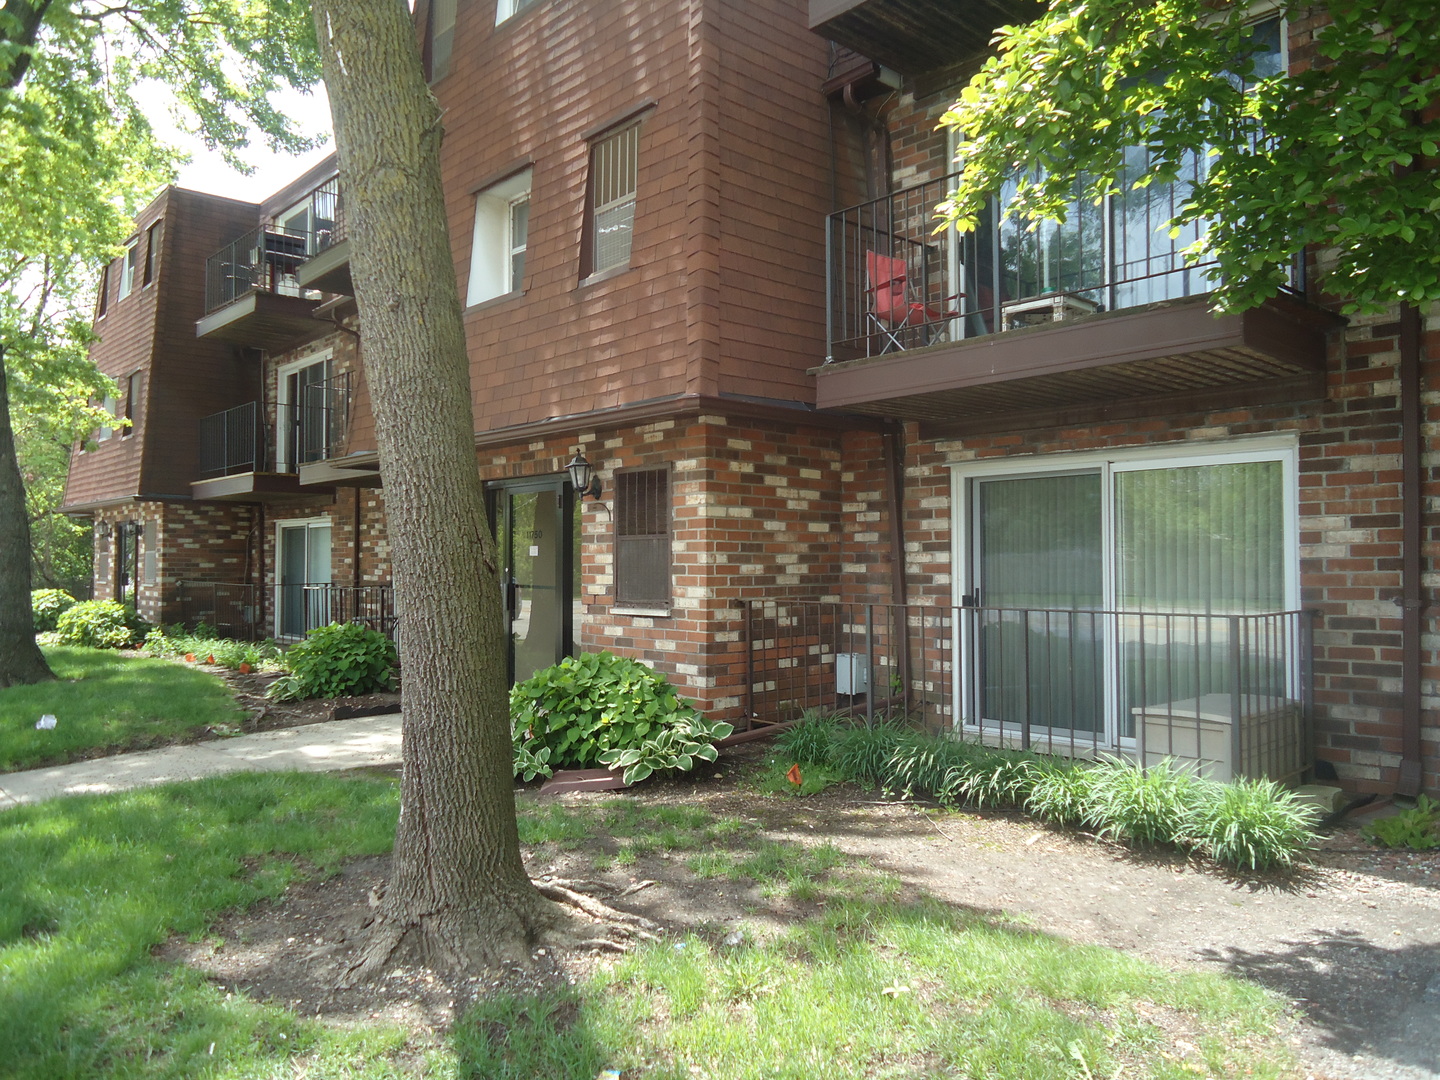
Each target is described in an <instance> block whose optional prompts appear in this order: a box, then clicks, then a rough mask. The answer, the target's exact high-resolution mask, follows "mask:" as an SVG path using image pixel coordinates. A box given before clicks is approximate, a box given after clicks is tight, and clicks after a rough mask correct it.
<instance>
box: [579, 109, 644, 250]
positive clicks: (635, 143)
mask: <svg viewBox="0 0 1440 1080" xmlns="http://www.w3.org/2000/svg"><path fill="white" fill-rule="evenodd" d="M643 119H644V118H643V117H640V118H637V119H634V120H631V121H629V122H628V123H624V124H621V125H619V126H618V127H615V128H611V129H610V130H609V131H606V132H604V133H602V134H601V135H599V136H597V137H596V138H595V139H593V140H591V143H590V177H589V183H588V184H587V187H586V195H585V199H586V207H585V227H586V228H587V229H588V230H589V232H590V236H589V237H588V240H589V266H588V267H587V268H586V269H587V270H588V276H589V277H601V276H603V275H606V274H610V273H618V272H619V271H622V270H625V269H627V268H629V266H630V265H631V260H632V259H633V257H634V254H635V214H636V211H637V209H638V203H639V192H640V128H641V124H642V122H643ZM622 139H623V140H626V141H627V142H628V144H629V146H630V148H631V150H632V154H633V157H632V160H631V162H630V168H631V171H632V172H633V174H634V176H633V181H634V182H633V184H632V186H631V187H630V188H629V190H628V191H626V192H625V193H624V194H622V195H619V196H616V197H614V198H611V199H607V200H606V201H605V202H603V203H602V202H600V201H599V200H600V194H601V190H600V184H601V182H602V178H601V176H600V175H599V174H600V172H601V171H602V169H603V168H604V165H603V163H601V162H600V160H599V159H600V156H601V154H602V153H603V152H604V149H605V147H606V146H607V145H609V144H611V143H618V142H619V141H620V140H622ZM627 204H628V205H629V206H630V208H631V210H630V236H629V240H628V242H627V244H626V247H625V257H624V258H623V259H619V258H617V259H615V260H614V261H613V262H609V263H606V264H604V265H601V262H600V235H599V230H600V218H601V216H602V215H604V214H606V213H608V212H610V211H612V210H618V209H621V208H622V207H624V206H626V205H627Z"/></svg>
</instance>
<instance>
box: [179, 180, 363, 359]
mask: <svg viewBox="0 0 1440 1080" xmlns="http://www.w3.org/2000/svg"><path fill="white" fill-rule="evenodd" d="M352 288H353V287H352V285H351V283H350V245H349V241H348V240H347V239H346V231H345V215H344V212H343V205H342V202H341V198H340V187H339V180H338V178H335V177H332V178H331V179H329V180H327V181H326V182H325V183H324V184H321V185H320V186H319V187H317V188H315V189H314V190H313V191H311V192H309V193H308V194H307V195H306V196H305V197H304V198H303V199H301V200H300V201H299V202H298V203H296V204H295V205H293V206H291V207H290V208H289V209H287V210H286V211H285V212H284V213H283V214H281V215H278V216H277V218H276V221H275V222H274V223H273V224H269V225H262V226H261V227H260V228H258V229H253V230H251V231H250V232H248V233H246V234H245V235H244V236H241V237H240V238H239V239H237V240H234V241H232V242H231V243H229V244H226V245H225V246H224V247H223V248H221V249H220V250H219V251H217V252H216V253H215V254H213V255H211V256H210V258H209V259H207V260H206V262H205V317H204V318H202V319H201V320H200V321H199V322H198V323H196V324H195V334H196V336H197V337H208V338H217V339H220V340H223V341H233V342H235V343H237V344H239V345H245V346H249V347H251V348H257V349H264V350H266V351H269V352H281V351H284V350H285V349H289V348H293V347H294V346H296V345H300V344H303V343H305V342H306V341H311V340H313V339H315V338H317V337H320V336H322V335H324V334H326V333H328V332H329V331H331V330H332V329H334V327H333V326H332V324H331V323H329V322H328V321H325V320H317V319H316V318H315V315H314V313H315V309H316V308H317V307H319V306H320V304H321V302H322V301H323V300H325V299H326V297H327V296H334V295H349V294H350V293H351V291H352Z"/></svg>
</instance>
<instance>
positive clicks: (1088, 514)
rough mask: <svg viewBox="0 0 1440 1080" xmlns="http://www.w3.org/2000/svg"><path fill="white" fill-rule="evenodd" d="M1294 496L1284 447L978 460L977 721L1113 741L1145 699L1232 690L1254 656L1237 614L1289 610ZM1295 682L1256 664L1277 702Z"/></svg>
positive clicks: (970, 499)
mask: <svg viewBox="0 0 1440 1080" xmlns="http://www.w3.org/2000/svg"><path fill="white" fill-rule="evenodd" d="M1067 465H1068V467H1065V466H1067ZM1293 491H1294V489H1293V463H1292V462H1291V460H1290V453H1289V452H1288V451H1283V450H1281V451H1274V452H1262V453H1251V454H1238V453H1237V454H1229V455H1219V454H1210V455H1207V456H1205V457H1200V456H1198V455H1195V456H1191V457H1189V458H1186V457H1180V456H1176V457H1171V458H1160V457H1157V456H1155V455H1154V454H1148V455H1143V456H1142V455H1136V456H1134V457H1132V458H1130V459H1129V460H1125V459H1123V458H1119V459H1117V460H1097V459H1095V458H1094V457H1091V456H1081V455H1074V456H1072V458H1071V459H1054V460H1053V461H1052V462H1042V463H1040V467H1038V468H1037V467H1035V465H1033V464H1032V465H1031V466H1030V468H1029V469H1028V470H1027V471H1026V472H1024V473H1021V472H1018V471H1017V472H1009V473H1007V472H1005V471H1003V466H997V465H988V464H987V465H986V466H983V467H977V468H972V469H971V470H969V475H962V476H961V477H960V479H959V481H958V484H957V489H956V492H957V498H958V499H960V500H961V504H960V505H961V507H962V513H961V514H960V515H959V517H960V519H961V520H960V521H957V526H961V527H960V528H959V529H957V535H960V536H963V537H964V543H965V545H966V548H965V550H962V551H957V561H958V563H959V565H960V566H961V567H962V570H963V572H962V575H961V579H960V580H961V584H962V592H963V593H964V603H965V604H966V606H967V607H971V608H973V609H975V610H974V611H973V612H972V613H971V615H970V616H969V617H968V618H967V620H964V624H965V626H966V635H967V639H966V641H965V642H964V643H963V645H962V652H963V654H964V655H962V657H961V662H962V664H963V665H964V669H965V670H966V672H967V676H968V677H967V680H966V684H967V691H966V700H965V701H964V702H962V705H961V707H962V711H963V712H964V713H965V715H966V716H967V719H968V720H969V721H970V722H979V723H986V724H997V725H1000V726H1002V727H1005V728H1007V729H1012V728H1013V729H1015V730H1022V729H1023V730H1024V731H1025V732H1027V733H1037V734H1038V735H1039V736H1041V737H1044V738H1047V739H1051V740H1053V739H1056V738H1060V739H1067V738H1068V739H1072V740H1075V739H1080V740H1082V741H1084V742H1085V743H1088V744H1092V745H1107V746H1114V745H1118V743H1119V741H1120V740H1122V739H1129V738H1131V737H1132V736H1133V734H1134V716H1135V715H1136V714H1137V713H1139V712H1143V711H1144V710H1145V709H1146V707H1149V706H1153V705H1156V704H1157V703H1173V702H1176V701H1181V700H1189V701H1194V702H1198V701H1200V700H1202V699H1204V698H1205V697H1206V695H1213V694H1220V693H1224V692H1226V691H1227V690H1228V688H1229V687H1230V686H1231V685H1232V684H1233V676H1234V674H1235V669H1234V664H1235V663H1236V660H1237V656H1240V654H1241V653H1242V652H1243V650H1242V643H1241V642H1240V641H1238V640H1237V639H1235V636H1234V635H1235V623H1234V621H1233V620H1231V619H1228V618H1224V616H1231V615H1254V614H1260V613H1268V612H1279V611H1283V610H1286V609H1287V608H1291V607H1293V606H1294V603H1295V578H1296V571H1295V537H1294V520H1293V510H1292V507H1293V505H1294V493H1293ZM1245 648H1248V646H1246V647H1245ZM1242 662H1245V663H1247V664H1249V665H1251V667H1252V668H1253V667H1254V666H1255V661H1254V659H1253V658H1252V657H1250V656H1248V655H1247V656H1244V657H1243V658H1242ZM1284 679H1285V675H1284V671H1283V669H1282V668H1281V666H1279V665H1276V666H1275V668H1274V670H1273V671H1267V670H1265V669H1264V668H1263V666H1262V667H1260V668H1258V669H1256V670H1247V680H1248V682H1247V686H1260V687H1262V692H1265V693H1273V694H1275V695H1277V696H1283V695H1284V694H1285V692H1286V689H1287V688H1286V687H1285V685H1284ZM1266 687H1269V689H1264V688H1266ZM1196 708H1197V709H1198V706H1196Z"/></svg>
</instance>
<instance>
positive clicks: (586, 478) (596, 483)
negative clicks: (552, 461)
mask: <svg viewBox="0 0 1440 1080" xmlns="http://www.w3.org/2000/svg"><path fill="white" fill-rule="evenodd" d="M565 468H567V469H569V470H570V483H571V485H573V486H574V488H575V493H576V494H577V495H579V496H580V501H581V502H582V503H583V502H584V501H585V496H586V495H589V496H590V497H591V498H592V499H598V498H600V478H599V477H598V476H596V475H595V466H593V465H591V464H590V462H588V461H586V460H585V455H584V454H582V453H580V452H579V451H578V450H577V451H576V452H575V456H574V457H573V458H572V459H571V460H570V464H568V465H566V466H565Z"/></svg>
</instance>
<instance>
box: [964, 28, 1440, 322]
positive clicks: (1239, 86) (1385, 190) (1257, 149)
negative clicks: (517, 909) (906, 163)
mask: <svg viewBox="0 0 1440 1080" xmlns="http://www.w3.org/2000/svg"><path fill="white" fill-rule="evenodd" d="M1278 8H1279V14H1281V15H1283V16H1285V17H1286V18H1288V19H1290V20H1292V24H1293V27H1294V28H1295V29H1297V30H1299V31H1301V33H1300V34H1299V35H1298V36H1297V38H1296V41H1297V47H1296V48H1295V50H1294V53H1293V54H1292V55H1291V56H1290V60H1291V66H1292V68H1293V69H1294V70H1292V71H1291V72H1289V73H1286V72H1283V71H1282V72H1280V73H1278V74H1265V73H1264V72H1260V71H1257V70H1256V66H1255V63H1254V60H1253V57H1254V55H1255V45H1254V30H1253V22H1254V17H1255V14H1254V9H1253V7H1252V6H1251V5H1247V4H1243V3H1232V4H1229V5H1227V6H1224V7H1221V8H1219V9H1218V10H1217V9H1216V7H1215V5H1214V4H1213V3H1211V2H1209V0H1054V2H1053V3H1052V4H1051V5H1050V7H1049V9H1048V10H1047V11H1046V12H1045V14H1043V15H1042V16H1041V17H1040V18H1039V19H1037V20H1036V21H1035V22H1033V23H1030V24H1028V25H1025V26H1013V27H1004V28H1002V29H1001V30H1000V32H999V34H998V36H997V51H996V54H995V55H994V56H993V57H991V58H990V59H989V60H988V61H987V62H986V63H985V65H984V67H983V69H982V70H981V71H980V73H979V74H978V75H976V76H975V78H974V79H973V80H971V82H970V84H969V85H968V86H966V88H965V89H964V91H963V93H962V94H961V96H960V100H959V101H957V102H956V103H955V104H954V106H953V107H952V108H951V109H950V110H949V111H948V112H947V113H946V114H945V116H944V117H943V118H942V121H941V122H942V124H944V125H946V126H949V127H951V128H953V129H954V130H955V132H956V134H957V136H958V139H957V143H958V148H959V149H958V154H957V161H958V163H959V164H958V167H959V169H960V170H961V178H960V181H959V185H958V188H957V190H956V191H955V192H954V194H953V196H952V197H951V199H950V200H949V201H948V202H947V203H946V204H944V205H943V206H942V208H941V213H942V215H943V216H944V217H945V218H946V219H947V220H948V222H949V223H951V224H953V225H954V226H956V227H958V228H960V229H962V230H963V229H970V228H974V227H975V225H976V223H977V220H978V217H979V214H980V212H981V211H982V209H983V207H984V205H985V202H986V200H987V199H988V198H989V197H990V196H992V195H994V194H995V193H996V192H998V191H1000V190H1001V188H1002V185H1003V184H1005V183H1006V181H1007V180H1014V179H1015V178H1016V177H1017V176H1018V177H1020V180H1019V183H1018V185H1016V192H1015V195H1014V198H1013V199H1012V200H1011V201H1010V203H1009V205H1008V207H1007V211H1008V212H1009V213H1011V214H1013V215H1015V216H1016V217H1018V218H1019V219H1020V220H1022V221H1034V220H1039V219H1051V220H1064V219H1065V216H1066V214H1067V212H1068V211H1069V210H1070V208H1071V207H1073V205H1074V202H1075V200H1076V199H1077V197H1078V198H1082V199H1100V198H1102V197H1104V196H1105V195H1107V194H1117V193H1118V188H1117V183H1118V181H1117V178H1118V177H1120V176H1122V165H1123V163H1124V159H1125V154H1126V151H1127V149H1130V150H1132V153H1133V148H1136V147H1140V148H1143V149H1144V150H1145V151H1146V152H1147V157H1148V163H1149V171H1148V173H1147V174H1146V175H1145V176H1144V177H1142V178H1140V179H1139V180H1136V181H1132V182H1133V183H1134V184H1135V185H1136V186H1144V185H1147V184H1151V183H1168V182H1175V181H1177V179H1178V178H1180V177H1183V176H1185V175H1186V173H1187V169H1188V168H1189V167H1190V166H1191V165H1192V164H1193V162H1194V160H1195V156H1194V155H1195V153H1196V151H1199V152H1200V153H1201V154H1202V155H1203V159H1204V164H1205V167H1204V168H1203V169H1202V173H1203V177H1202V179H1201V180H1200V181H1199V182H1198V183H1195V184H1194V185H1193V186H1192V187H1191V188H1190V189H1189V192H1188V198H1187V199H1186V201H1185V202H1184V205H1183V206H1182V208H1181V210H1180V212H1179V214H1178V216H1177V217H1176V218H1175V220H1174V221H1173V222H1172V223H1171V224H1172V227H1174V228H1178V227H1180V226H1184V225H1187V224H1190V223H1195V222H1201V223H1203V224H1204V225H1205V227H1206V231H1205V234H1204V236H1203V237H1202V239H1201V240H1200V241H1199V242H1198V243H1197V244H1196V245H1195V246H1194V247H1193V248H1192V249H1191V251H1190V254H1191V255H1192V256H1194V257H1197V258H1198V257H1203V258H1205V259H1213V260H1215V262H1216V263H1218V269H1219V275H1220V278H1221V280H1222V284H1221V285H1220V286H1219V287H1218V289H1217V296H1216V298H1217V301H1218V302H1219V304H1220V305H1221V306H1223V307H1228V308H1234V309H1239V308H1245V307H1252V306H1254V305H1256V304H1259V303H1261V302H1262V301H1263V300H1265V299H1266V298H1267V297H1269V296H1273V295H1274V294H1275V292H1276V291H1277V290H1278V289H1279V288H1280V287H1281V285H1283V284H1284V283H1285V281H1286V279H1287V273H1288V268H1289V267H1290V265H1291V264H1292V261H1293V259H1294V258H1295V256H1296V255H1297V253H1299V252H1302V251H1303V250H1304V249H1305V248H1307V247H1312V246H1313V247H1315V248H1317V249H1325V250H1327V251H1328V254H1327V256H1326V258H1325V259H1324V260H1323V262H1322V265H1321V269H1322V272H1323V273H1324V274H1325V286H1326V288H1327V289H1328V290H1329V291H1330V292H1333V293H1335V294H1337V295H1339V296H1341V297H1342V298H1343V299H1344V302H1345V304H1346V307H1347V309H1348V310H1353V311H1366V310H1377V309H1380V308H1383V307H1384V306H1386V305H1388V304H1390V303H1393V302H1394V301H1395V300H1397V299H1401V300H1407V301H1409V302H1411V303H1420V302H1423V301H1426V300H1434V299H1440V172H1437V171H1436V168H1435V165H1436V159H1437V157H1440V108H1437V102H1440V65H1437V63H1436V61H1435V57H1436V55H1437V52H1440V4H1433V3H1417V2H1416V0H1356V2H1354V3H1345V4H1340V3H1333V4H1328V5H1318V4H1317V5H1310V4H1303V3H1298V2H1295V0H1282V2H1281V3H1280V4H1279V5H1278ZM1307 39H1308V41H1309V44H1308V46H1303V47H1302V45H1301V44H1299V43H1304V42H1306V41H1307Z"/></svg>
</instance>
